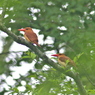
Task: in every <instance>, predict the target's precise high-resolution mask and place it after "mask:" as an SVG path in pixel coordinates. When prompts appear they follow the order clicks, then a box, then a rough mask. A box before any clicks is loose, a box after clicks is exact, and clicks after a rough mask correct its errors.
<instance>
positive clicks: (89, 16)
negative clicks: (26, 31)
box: [0, 0, 95, 95]
mask: <svg viewBox="0 0 95 95" xmlns="http://www.w3.org/2000/svg"><path fill="white" fill-rule="evenodd" d="M94 9H95V1H94V0H32V1H31V0H27V1H26V0H1V1H0V34H2V33H6V34H7V36H3V35H0V42H1V43H2V46H0V48H2V50H1V53H0V74H1V75H0V93H1V94H2V95H3V94H4V95H5V93H9V94H10V95H15V94H16V93H17V94H19V95H20V94H21V93H23V94H24V95H71V94H72V95H78V94H80V95H87V94H89V95H92V94H93V95H94V94H95V83H94V80H95V77H94V75H95V67H94V66H95V64H94V62H95V37H94V36H95V11H94ZM24 27H31V28H33V29H36V30H39V33H38V36H41V35H42V36H43V38H42V40H43V43H40V44H41V48H39V47H37V46H34V45H31V44H30V43H28V42H27V41H25V40H24V39H23V38H22V37H23V35H22V34H21V33H20V32H18V29H20V28H24ZM35 32H36V31H35ZM47 40H49V41H48V42H46V41H47ZM39 41H40V40H39ZM14 42H17V43H18V44H22V45H24V46H27V47H28V48H29V49H28V50H27V51H24V52H23V51H19V52H16V51H15V48H17V47H15V48H14V51H10V48H11V46H12V45H13V43H14ZM19 48H20V47H19ZM52 52H55V53H65V54H66V55H67V56H69V57H70V58H71V59H72V60H74V61H75V62H76V64H77V68H78V69H77V70H74V69H70V70H69V71H66V70H65V69H64V68H63V67H61V66H60V65H59V64H57V62H56V59H51V58H49V56H48V53H49V54H51V53H52ZM10 56H12V58H10ZM52 60H53V61H52ZM24 63H26V64H34V65H33V66H32V67H31V69H30V70H28V71H27V73H26V74H25V75H19V78H14V77H13V74H12V73H13V71H12V68H14V67H17V68H19V67H21V66H22V65H23V64H24ZM45 67H46V69H44V68H45ZM9 77H11V78H12V79H13V80H14V81H15V83H14V84H13V85H10V84H8V83H7V82H6V78H9ZM34 81H35V82H34ZM4 85H7V87H8V89H6V88H4ZM20 87H23V89H25V90H24V91H20V90H19V88H20Z"/></svg>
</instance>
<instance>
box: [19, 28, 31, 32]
mask: <svg viewBox="0 0 95 95" xmlns="http://www.w3.org/2000/svg"><path fill="white" fill-rule="evenodd" d="M18 30H19V31H24V32H25V31H28V30H32V28H31V27H26V28H23V29H18Z"/></svg>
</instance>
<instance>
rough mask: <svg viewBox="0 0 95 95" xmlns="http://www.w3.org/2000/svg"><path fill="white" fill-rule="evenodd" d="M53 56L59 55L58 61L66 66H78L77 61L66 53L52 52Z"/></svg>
mask: <svg viewBox="0 0 95 95" xmlns="http://www.w3.org/2000/svg"><path fill="white" fill-rule="evenodd" d="M51 56H55V57H58V63H59V64H60V65H62V66H64V67H66V66H67V65H69V66H73V67H76V64H75V62H74V61H73V60H71V59H70V58H69V57H68V56H66V55H65V54H62V53H58V54H52V55H51Z"/></svg>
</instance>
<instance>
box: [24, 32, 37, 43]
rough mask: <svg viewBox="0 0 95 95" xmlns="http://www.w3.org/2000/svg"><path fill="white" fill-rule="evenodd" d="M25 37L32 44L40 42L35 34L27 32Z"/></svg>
mask: <svg viewBox="0 0 95 95" xmlns="http://www.w3.org/2000/svg"><path fill="white" fill-rule="evenodd" d="M25 36H26V37H27V38H28V39H29V40H30V42H34V43H35V42H38V38H37V35H36V34H35V33H34V32H31V31H30V32H26V33H25Z"/></svg>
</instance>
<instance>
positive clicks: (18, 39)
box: [0, 24, 87, 95]
mask: <svg viewBox="0 0 95 95" xmlns="http://www.w3.org/2000/svg"><path fill="white" fill-rule="evenodd" d="M0 30H2V31H3V32H5V33H7V34H8V35H9V36H10V37H11V38H12V39H13V40H14V41H16V42H17V43H19V44H22V45H25V46H27V47H29V48H30V49H31V50H32V51H34V52H35V54H37V55H38V56H39V57H40V58H42V59H43V61H45V62H47V64H49V65H51V66H52V67H53V68H55V69H56V70H58V71H59V72H61V73H64V74H66V75H67V76H70V77H72V78H73V79H74V80H75V82H76V84H77V86H78V89H79V93H80V94H81V95H87V93H86V91H85V89H84V87H83V84H82V82H81V80H80V77H79V75H78V73H75V72H72V71H70V70H69V71H68V72H65V70H64V69H63V68H61V67H59V66H58V65H57V64H55V63H54V62H53V61H52V60H51V59H49V58H48V57H47V56H46V55H45V54H44V53H43V52H41V51H40V50H39V49H38V48H37V47H35V46H34V45H32V44H30V43H29V42H27V41H25V40H24V39H23V38H21V37H18V36H16V35H15V34H14V33H12V32H11V31H9V30H8V29H7V28H6V27H5V26H3V25H2V24H0Z"/></svg>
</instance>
